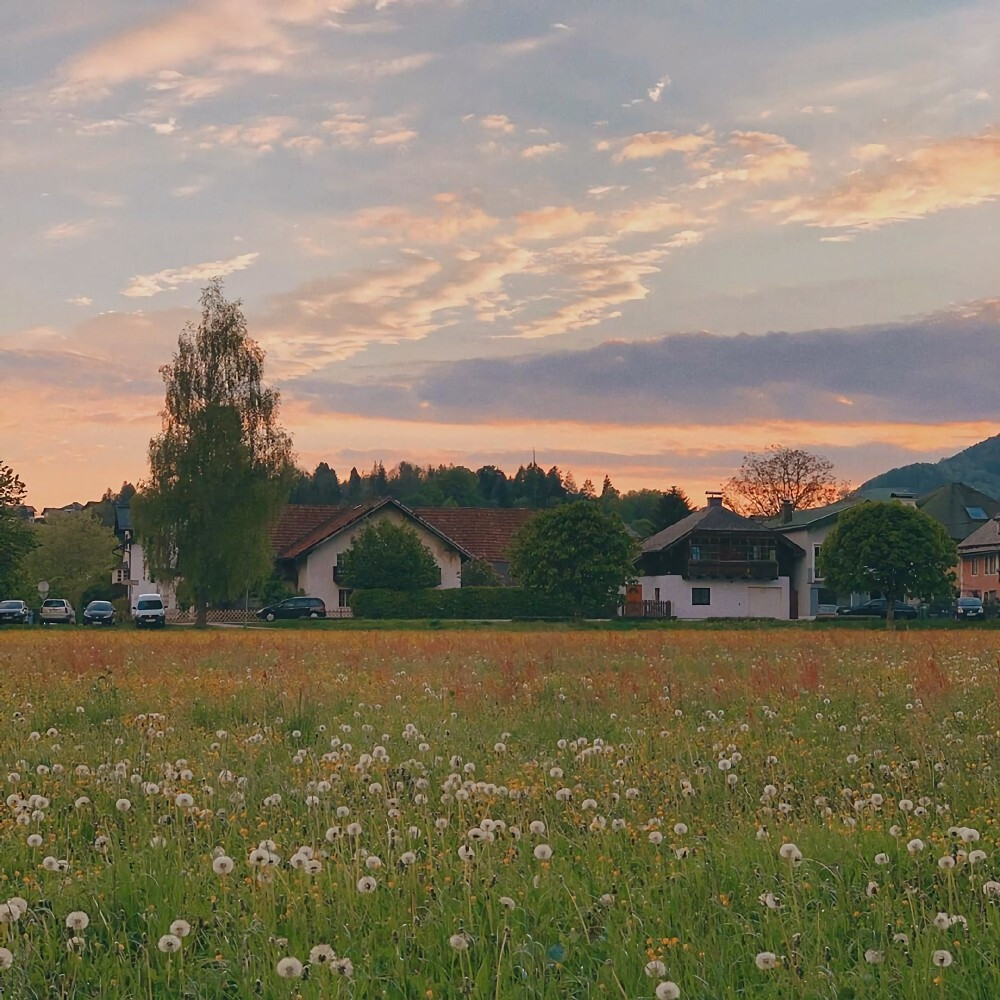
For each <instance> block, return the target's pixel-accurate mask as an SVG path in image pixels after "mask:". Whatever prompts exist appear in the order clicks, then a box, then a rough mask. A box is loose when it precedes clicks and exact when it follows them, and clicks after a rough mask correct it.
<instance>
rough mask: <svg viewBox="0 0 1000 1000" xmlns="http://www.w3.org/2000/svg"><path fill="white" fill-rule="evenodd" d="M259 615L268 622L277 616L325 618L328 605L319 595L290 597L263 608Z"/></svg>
mask: <svg viewBox="0 0 1000 1000" xmlns="http://www.w3.org/2000/svg"><path fill="white" fill-rule="evenodd" d="M257 617H258V618H261V619H263V620H264V621H266V622H273V621H274V620H275V619H277V618H325V617H326V605H325V604H324V603H323V602H322V601H321V600H320V599H319V598H318V597H288V598H286V599H285V600H284V601H282V602H281V603H280V604H272V605H271V606H270V607H267V608H261V609H260V611H258V612H257Z"/></svg>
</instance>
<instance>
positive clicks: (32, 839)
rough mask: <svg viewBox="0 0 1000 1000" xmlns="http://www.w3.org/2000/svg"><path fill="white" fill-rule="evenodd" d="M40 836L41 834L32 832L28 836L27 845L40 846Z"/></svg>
mask: <svg viewBox="0 0 1000 1000" xmlns="http://www.w3.org/2000/svg"><path fill="white" fill-rule="evenodd" d="M41 846H42V837H41V834H38V833H32V834H29V836H28V847H41Z"/></svg>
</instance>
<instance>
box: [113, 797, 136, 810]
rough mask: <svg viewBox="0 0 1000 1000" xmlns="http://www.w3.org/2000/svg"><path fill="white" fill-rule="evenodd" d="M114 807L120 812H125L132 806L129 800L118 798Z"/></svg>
mask: <svg viewBox="0 0 1000 1000" xmlns="http://www.w3.org/2000/svg"><path fill="white" fill-rule="evenodd" d="M115 808H116V809H117V810H118V811H119V812H120V813H127V812H128V811H129V809H131V808H132V803H131V802H129V800H128V799H119V800H118V801H117V802H116V803H115Z"/></svg>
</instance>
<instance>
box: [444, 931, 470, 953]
mask: <svg viewBox="0 0 1000 1000" xmlns="http://www.w3.org/2000/svg"><path fill="white" fill-rule="evenodd" d="M448 944H450V945H451V947H452V948H453V949H454V950H455V951H465V950H466V949H467V948H468V947H469V935H468V934H466V933H464V932H462V933H461V934H452V936H451V937H450V938H448Z"/></svg>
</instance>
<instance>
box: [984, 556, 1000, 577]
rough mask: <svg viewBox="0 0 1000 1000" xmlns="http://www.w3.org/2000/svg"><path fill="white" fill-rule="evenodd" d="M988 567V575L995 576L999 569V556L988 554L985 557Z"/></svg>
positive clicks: (986, 571) (986, 569)
mask: <svg viewBox="0 0 1000 1000" xmlns="http://www.w3.org/2000/svg"><path fill="white" fill-rule="evenodd" d="M985 562H986V568H985V570H984V572H985V573H986V575H987V576H993V575H994V574H995V573H996V571H997V557H996V556H986V558H985Z"/></svg>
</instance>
